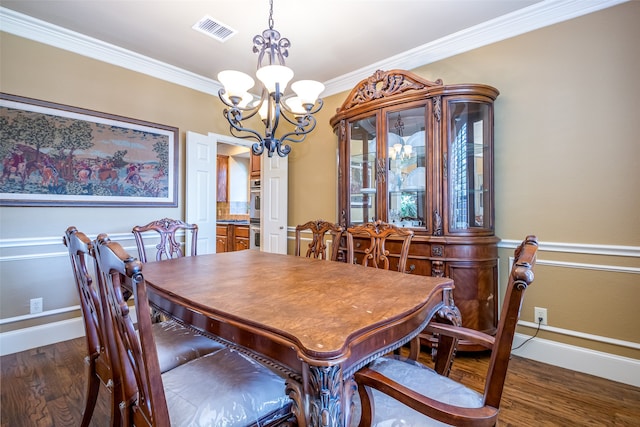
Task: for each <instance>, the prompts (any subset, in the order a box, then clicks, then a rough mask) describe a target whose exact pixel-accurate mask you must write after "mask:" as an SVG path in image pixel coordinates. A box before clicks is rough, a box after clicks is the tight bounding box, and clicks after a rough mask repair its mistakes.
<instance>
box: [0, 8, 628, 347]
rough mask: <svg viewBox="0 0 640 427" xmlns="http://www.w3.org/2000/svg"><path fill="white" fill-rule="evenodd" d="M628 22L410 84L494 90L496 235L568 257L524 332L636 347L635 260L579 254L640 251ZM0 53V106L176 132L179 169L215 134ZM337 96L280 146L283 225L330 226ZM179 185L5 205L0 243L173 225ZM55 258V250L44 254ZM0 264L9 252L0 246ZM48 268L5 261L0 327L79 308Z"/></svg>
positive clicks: (553, 260) (150, 101) (29, 48)
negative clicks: (201, 137)
mask: <svg viewBox="0 0 640 427" xmlns="http://www.w3.org/2000/svg"><path fill="white" fill-rule="evenodd" d="M638 22H640V3H638V2H631V3H626V4H623V5H620V6H616V7H613V8H610V9H606V10H604V11H600V12H597V13H594V14H591V15H587V16H584V17H581V18H577V19H574V20H571V21H567V22H564V23H561V24H557V25H554V26H551V27H548V28H543V29H541V30H537V31H534V32H531V33H528V34H525V35H522V36H519V37H516V38H512V39H509V40H505V41H502V42H499V43H495V44H493V45H490V46H487V47H484V48H481V49H477V50H474V51H471V52H468V53H464V54H461V55H458V56H455V57H452V58H449V59H446V60H443V61H439V62H437V63H434V64H430V65H428V66H424V67H421V68H419V69H417V70H414V71H416V72H417V73H418V74H419V75H421V76H423V77H426V78H428V79H432V80H435V79H436V78H442V79H443V80H444V82H445V83H486V84H490V85H492V86H495V87H496V88H498V89H499V90H500V92H501V94H500V96H499V97H498V100H497V102H496V105H495V112H496V120H495V135H496V138H495V144H496V159H495V161H496V168H495V171H496V206H497V211H496V224H497V225H496V233H497V235H498V236H499V237H501V238H502V239H505V240H506V241H515V240H521V239H522V238H523V237H524V236H525V235H526V234H527V233H535V234H537V235H538V237H539V239H540V241H541V242H543V243H547V244H557V243H564V244H571V245H577V246H578V249H577V250H576V251H575V253H571V252H556V251H553V250H551V247H550V246H549V245H547V248H548V249H547V250H542V251H541V252H540V255H539V259H540V262H539V264H538V267H537V268H536V282H535V284H534V285H533V286H532V288H531V289H530V290H529V291H528V293H527V295H526V297H525V303H524V306H523V311H522V318H523V320H528V321H531V320H532V318H533V307H534V306H539V307H546V308H548V310H549V322H550V324H551V325H552V326H553V327H557V328H560V329H562V330H566V331H569V332H577V333H584V334H591V335H593V336H596V338H597V337H599V336H602V337H607V338H611V339H615V340H622V341H628V342H632V343H640V327H638V325H640V311H639V310H637V308H636V307H635V306H636V305H637V301H640V276H639V275H638V274H637V273H634V272H633V271H634V270H631V272H624V268H625V267H630V268H635V269H636V270H635V271H637V269H638V268H640V260H639V259H638V258H636V257H621V256H606V255H602V254H601V253H598V252H597V251H596V254H592V255H588V254H585V253H583V252H584V251H583V250H582V248H584V247H585V246H584V245H589V244H594V245H615V246H631V247H635V248H636V251H635V253H637V247H638V246H640V222H639V221H638V219H637V212H639V211H640V196H638V190H637V186H638V183H639V182H640V172H639V170H640V168H638V167H637V164H638V158H640V144H638V137H637V134H638V132H637V121H638V114H639V111H640V84H638V80H637V78H638V76H639V75H640V50H639V49H637V47H636V46H634V44H635V43H636V41H637V40H640V27H638V25H637V23H638ZM1 41H2V52H1V55H2V56H1V58H0V59H1V65H0V66H1V67H2V68H1V69H0V72H1V80H0V83H1V90H2V91H3V92H8V93H14V94H17V95H23V96H29V97H34V98H38V99H44V100H48V101H53V102H59V103H64V104H69V105H74V106H78V107H83V108H90V109H95V110H99V111H105V112H109V113H114V114H120V115H124V116H128V117H134V118H137V119H142V120H147V121H152V122H158V123H164V124H168V125H173V126H177V127H179V128H180V132H181V136H180V140H181V151H180V155H181V161H183V159H184V149H183V147H184V145H183V144H184V132H185V131H186V130H194V131H197V132H201V133H206V132H217V133H223V134H226V133H227V127H226V126H224V124H223V123H222V121H221V120H220V119H219V118H218V117H219V115H220V114H219V111H220V109H221V105H220V104H219V102H218V101H217V100H216V99H215V97H213V96H209V95H205V94H202V93H199V92H196V91H193V90H190V89H186V88H183V87H180V86H177V85H174V84H171V83H166V82H163V81H159V80H157V79H154V78H151V77H147V76H144V75H140V74H137V73H134V72H131V71H128V70H124V69H121V68H118V67H114V66H111V65H107V64H104V63H101V62H99V61H94V60H91V59H88V58H84V57H79V56H77V55H74V54H71V53H68V52H65V51H61V50H59V49H55V48H51V47H47V46H44V45H41V44H38V43H34V42H30V41H27V40H24V39H21V38H18V37H14V36H11V35H8V34H4V33H2V40H1ZM373 71H374V70H372V72H373ZM346 95H347V93H346V92H344V93H341V94H337V95H333V96H329V97H327V98H326V99H325V107H324V109H323V110H322V111H321V113H320V114H319V115H318V128H317V130H316V132H315V133H314V134H312V135H310V136H308V137H307V139H306V141H305V142H303V143H302V144H295V145H294V146H293V151H292V153H291V155H290V156H289V170H290V179H289V221H288V223H289V226H295V225H296V224H299V223H302V222H306V221H308V220H310V219H316V218H324V219H330V220H336V219H337V215H336V180H337V176H336V138H335V137H334V135H333V132H332V130H331V128H330V127H329V125H328V121H329V118H330V117H331V116H332V115H333V114H334V112H335V110H336V108H337V107H338V106H339V105H340V104H341V103H342V101H343V99H344V98H345V97H346ZM183 187H184V167H183V168H182V169H181V172H180V207H179V208H177V209H142V208H140V209H117V208H81V209H70V208H7V207H3V208H0V216H1V220H2V227H1V229H0V240H2V239H11V238H29V237H58V236H61V235H62V233H63V231H64V229H65V228H66V227H67V226H68V225H70V224H74V225H76V226H78V227H79V228H81V229H84V230H85V231H86V232H87V233H90V234H92V233H93V234H95V233H97V232H101V231H107V232H114V233H125V232H127V231H128V230H129V229H130V228H131V226H132V224H136V223H141V222H143V221H146V220H149V219H152V218H156V217H159V216H164V215H170V216H182V215H183V214H184V204H183V193H184V188H183ZM43 218H46V221H43V220H42V219H43ZM96 224H100V225H99V226H97V225H96ZM581 245H583V246H581ZM506 246H508V245H505V247H504V248H502V249H501V250H500V257H501V261H500V269H501V272H502V276H504V272H506V271H507V269H508V264H507V262H508V257H509V255H510V254H512V249H511V248H509V247H506ZM597 247H598V248H602V246H597ZM63 250H64V247H62V245H58V246H53V247H52V248H51V249H50V251H52V252H53V253H55V252H56V251H59V252H60V251H63ZM0 255H1V256H5V257H6V256H9V255H14V254H11V253H9V251H8V250H7V249H4V248H3V249H2V252H1V253H0ZM51 259H54V258H51ZM51 259H38V260H33V261H11V262H5V263H3V264H4V265H2V267H3V268H2V271H1V272H0V274H1V276H0V279H2V280H1V284H0V292H1V296H2V302H1V303H0V310H1V314H0V318H7V317H12V316H18V315H21V314H26V313H28V299H29V298H31V297H35V296H43V295H44V296H45V298H47V299H46V300H45V301H50V305H47V303H46V302H45V309H51V308H57V307H64V306H69V305H73V304H77V302H76V300H75V299H74V296H73V285H72V283H71V282H70V280H69V275H68V273H66V269H67V265H66V264H65V265H60V264H61V263H58V262H57V261H58V258H55V259H56V263H55V264H56V265H53V264H54V263H52V261H51ZM8 266H11V267H12V268H10V269H7V268H6V267H8ZM609 266H613V267H614V268H607V267H609ZM618 267H623V268H622V269H619V268H618ZM7 270H10V272H7ZM52 270H53V271H54V273H55V274H53V275H51V274H50V272H51V271H52ZM25 271H28V272H29V274H28V275H25V274H24V272H25ZM621 271H622V272H621ZM51 277H53V278H54V279H56V280H52V279H51ZM46 279H48V280H46ZM503 280H504V278H503ZM49 320H52V319H49V318H48V319H47V321H49ZM18 326H21V327H22V326H24V325H18ZM12 327H16V326H15V325H14V326H12ZM6 329H8V327H6V326H5V327H4V328H3V330H6ZM521 332H523V333H527V334H531V333H532V331H531V330H530V329H528V328H521ZM542 336H543V337H544V338H548V339H551V340H556V341H559V342H562V343H568V344H575V345H579V346H582V347H586V348H591V349H596V350H602V351H606V352H609V353H613V354H619V355H624V356H628V357H632V358H636V359H640V351H638V350H635V349H631V348H629V347H627V346H625V345H617V344H607V343H603V342H601V341H602V340H598V339H595V340H594V339H584V338H575V337H571V336H569V335H565V334H563V333H551V332H544V331H543V332H542ZM605 341H606V340H605Z"/></svg>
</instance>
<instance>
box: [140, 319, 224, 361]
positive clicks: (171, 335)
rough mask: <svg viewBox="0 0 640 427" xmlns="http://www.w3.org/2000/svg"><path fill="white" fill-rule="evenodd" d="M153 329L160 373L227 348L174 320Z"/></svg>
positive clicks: (159, 324)
mask: <svg viewBox="0 0 640 427" xmlns="http://www.w3.org/2000/svg"><path fill="white" fill-rule="evenodd" d="M151 328H152V330H153V338H154V339H155V341H156V347H157V348H158V361H159V363H160V372H166V371H168V370H170V369H173V368H175V367H176V366H179V365H182V364H183V363H186V362H188V361H190V360H193V359H196V358H198V357H202V356H204V355H206V354H209V353H212V352H216V351H218V350H222V349H223V348H225V346H224V345H223V344H221V343H219V342H217V341H214V340H212V339H209V338H207V337H205V336H202V335H200V334H199V333H198V332H196V331H194V330H192V329H190V328H187V327H185V326H183V325H181V324H179V323H177V322H175V321H173V320H166V321H164V322H159V323H154V324H152V327H151Z"/></svg>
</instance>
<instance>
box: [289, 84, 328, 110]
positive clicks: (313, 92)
mask: <svg viewBox="0 0 640 427" xmlns="http://www.w3.org/2000/svg"><path fill="white" fill-rule="evenodd" d="M291 90H293V91H294V92H295V93H296V95H298V97H299V98H300V102H301V103H302V105H305V104H311V105H314V104H315V103H316V101H317V100H318V98H319V97H320V93H322V91H323V90H324V85H323V84H322V83H320V82H317V81H315V80H298V81H297V82H294V83H293V84H292V85H291Z"/></svg>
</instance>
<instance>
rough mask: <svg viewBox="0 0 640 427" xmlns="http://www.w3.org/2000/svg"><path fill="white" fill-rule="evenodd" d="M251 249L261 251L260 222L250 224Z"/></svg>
mask: <svg viewBox="0 0 640 427" xmlns="http://www.w3.org/2000/svg"><path fill="white" fill-rule="evenodd" d="M249 249H257V250H260V220H258V221H257V222H250V223H249Z"/></svg>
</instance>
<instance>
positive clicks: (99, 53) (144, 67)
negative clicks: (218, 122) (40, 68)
mask: <svg viewBox="0 0 640 427" xmlns="http://www.w3.org/2000/svg"><path fill="white" fill-rule="evenodd" d="M0 30H2V31H4V32H7V33H11V34H14V35H16V36H20V37H24V38H26V39H30V40H34V41H37V42H40V43H44V44H47V45H50V46H54V47H57V48H60V49H64V50H68V51H70V52H74V53H77V54H78V55H83V56H86V57H89V58H92V59H97V60H98V61H102V62H106V63H109V64H112V65H116V66H119V67H122V68H126V69H129V70H132V71H137V72H139V73H142V74H147V75H149V76H152V77H156V78H158V79H161V80H166V81H168V82H171V83H175V84H178V85H181V86H186V87H188V88H191V89H194V90H197V91H200V92H204V93H207V94H210V95H217V94H218V90H220V88H221V87H222V86H221V85H220V83H218V82H217V81H215V80H213V79H210V78H207V77H203V76H200V75H198V74H195V73H192V72H190V71H187V70H184V69H182V68H178V67H174V66H173V65H169V64H166V63H164V62H160V61H157V60H155V59H153V58H149V57H148V56H144V55H140V54H138V53H135V52H132V51H130V50H127V49H123V48H120V47H118V46H115V45H112V44H109V43H105V42H103V41H101V40H98V39H95V38H92V37H88V36H85V35H83V34H80V33H76V32H74V31H70V30H67V29H66V28H63V27H59V26H57V25H53V24H50V23H48V22H45V21H42V20H40V19H36V18H32V17H31V16H28V15H25V14H22V13H19V12H15V11H13V10H11V9H7V8H5V7H0Z"/></svg>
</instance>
